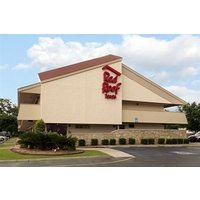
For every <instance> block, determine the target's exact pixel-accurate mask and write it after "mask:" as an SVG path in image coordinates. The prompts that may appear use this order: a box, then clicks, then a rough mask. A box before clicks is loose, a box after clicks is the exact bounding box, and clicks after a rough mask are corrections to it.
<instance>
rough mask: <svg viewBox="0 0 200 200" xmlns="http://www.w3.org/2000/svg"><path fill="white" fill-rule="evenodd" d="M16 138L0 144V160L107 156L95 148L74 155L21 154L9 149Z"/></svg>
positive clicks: (13, 144)
mask: <svg viewBox="0 0 200 200" xmlns="http://www.w3.org/2000/svg"><path fill="white" fill-rule="evenodd" d="M16 140H17V138H11V139H9V140H8V141H6V142H4V143H3V144H1V145H0V161H2V160H23V159H42V158H45V159H47V158H71V157H89V156H107V154H105V153H103V152H100V151H96V150H84V152H83V153H80V154H74V155H60V156H59V155H57V156H48V155H47V156H43V155H21V154H18V153H14V152H13V151H11V149H12V148H13V147H14V146H15V144H16Z"/></svg>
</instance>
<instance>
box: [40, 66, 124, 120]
mask: <svg viewBox="0 0 200 200" xmlns="http://www.w3.org/2000/svg"><path fill="white" fill-rule="evenodd" d="M109 66H111V67H113V68H114V69H116V70H117V71H119V72H121V71H122V69H121V67H122V65H121V62H116V63H112V64H109ZM102 67H103V66H97V67H94V68H93V69H90V70H85V71H81V72H79V73H74V74H69V75H68V76H66V77H63V78H60V79H55V80H51V81H49V82H43V83H42V86H41V91H42V92H41V93H42V97H41V116H42V119H43V120H44V121H45V122H46V123H83V124H85V123H88V124H121V122H122V87H121V88H120V90H119V92H118V94H117V98H116V99H105V96H104V94H102V83H103V72H104V71H103V70H102ZM118 82H122V76H119V77H118Z"/></svg>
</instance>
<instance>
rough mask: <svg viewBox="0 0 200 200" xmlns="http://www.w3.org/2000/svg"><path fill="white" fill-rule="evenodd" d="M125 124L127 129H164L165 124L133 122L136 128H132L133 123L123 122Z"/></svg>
mask: <svg viewBox="0 0 200 200" xmlns="http://www.w3.org/2000/svg"><path fill="white" fill-rule="evenodd" d="M123 124H124V125H125V129H132V130H135V129H164V125H163V124H146V123H141V124H140V123H133V124H134V128H130V127H129V124H131V123H123Z"/></svg>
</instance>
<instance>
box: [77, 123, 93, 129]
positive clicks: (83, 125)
mask: <svg viewBox="0 0 200 200" xmlns="http://www.w3.org/2000/svg"><path fill="white" fill-rule="evenodd" d="M75 128H83V129H89V128H90V125H88V124H76V125H75Z"/></svg>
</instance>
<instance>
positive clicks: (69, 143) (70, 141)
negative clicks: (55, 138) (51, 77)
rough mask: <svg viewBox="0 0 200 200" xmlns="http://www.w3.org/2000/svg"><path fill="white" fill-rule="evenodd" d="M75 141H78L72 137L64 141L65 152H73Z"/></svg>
mask: <svg viewBox="0 0 200 200" xmlns="http://www.w3.org/2000/svg"><path fill="white" fill-rule="evenodd" d="M77 141H78V139H77V138H76V137H72V136H69V137H67V140H66V145H67V150H68V151H75V150H76V142H77Z"/></svg>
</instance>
